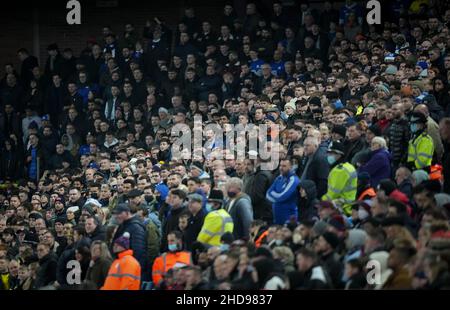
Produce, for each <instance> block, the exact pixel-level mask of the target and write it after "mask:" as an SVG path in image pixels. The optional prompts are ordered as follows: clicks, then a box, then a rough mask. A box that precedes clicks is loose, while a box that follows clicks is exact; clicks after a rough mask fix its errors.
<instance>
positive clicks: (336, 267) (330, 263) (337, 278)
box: [320, 252, 344, 289]
mask: <svg viewBox="0 0 450 310" xmlns="http://www.w3.org/2000/svg"><path fill="white" fill-rule="evenodd" d="M320 260H321V262H322V266H323V267H324V268H325V270H326V271H327V273H328V274H329V275H330V278H331V282H332V283H333V287H334V288H335V289H340V288H341V287H342V282H341V279H342V272H343V270H344V266H342V263H341V261H340V260H339V255H338V254H337V253H336V252H331V253H329V254H327V255H322V257H321V258H320Z"/></svg>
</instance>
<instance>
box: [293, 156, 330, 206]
mask: <svg viewBox="0 0 450 310" xmlns="http://www.w3.org/2000/svg"><path fill="white" fill-rule="evenodd" d="M305 169H306V172H305ZM329 174H330V165H329V164H328V161H327V158H326V155H325V154H323V153H322V152H320V151H319V150H317V151H316V152H315V153H314V154H313V155H312V158H311V159H310V163H309V165H308V160H306V162H305V167H303V171H301V172H300V171H299V174H298V176H299V178H300V180H301V181H304V180H311V181H313V182H314V183H315V184H316V188H317V198H318V199H320V198H321V197H322V196H323V195H325V193H326V192H327V187H328V186H327V185H328V175H329Z"/></svg>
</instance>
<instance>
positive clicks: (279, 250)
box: [273, 246, 294, 264]
mask: <svg viewBox="0 0 450 310" xmlns="http://www.w3.org/2000/svg"><path fill="white" fill-rule="evenodd" d="M273 254H276V255H277V256H278V257H280V258H281V260H282V261H283V262H285V263H289V264H292V263H293V262H294V253H292V250H291V249H290V248H288V247H287V246H277V247H275V248H274V249H273Z"/></svg>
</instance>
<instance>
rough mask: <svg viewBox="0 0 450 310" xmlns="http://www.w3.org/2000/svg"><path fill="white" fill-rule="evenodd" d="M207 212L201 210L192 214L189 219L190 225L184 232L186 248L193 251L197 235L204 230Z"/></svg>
mask: <svg viewBox="0 0 450 310" xmlns="http://www.w3.org/2000/svg"><path fill="white" fill-rule="evenodd" d="M205 216H206V212H205V211H203V210H200V211H199V212H198V213H197V214H196V215H195V216H194V215H191V217H190V218H189V220H188V227H187V228H186V231H185V232H184V242H185V246H186V250H188V251H191V249H192V244H193V243H194V242H195V241H196V240H197V236H198V234H199V233H200V231H201V230H202V226H203V222H204V220H205Z"/></svg>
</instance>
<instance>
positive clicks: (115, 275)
mask: <svg viewBox="0 0 450 310" xmlns="http://www.w3.org/2000/svg"><path fill="white" fill-rule="evenodd" d="M140 288H141V265H139V262H138V261H137V260H136V259H135V258H134V257H133V250H126V251H123V252H121V253H119V258H117V259H116V260H115V261H114V262H113V263H112V265H111V267H110V268H109V271H108V276H107V277H106V280H105V284H104V285H103V287H102V288H101V289H102V290H139V289H140Z"/></svg>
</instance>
